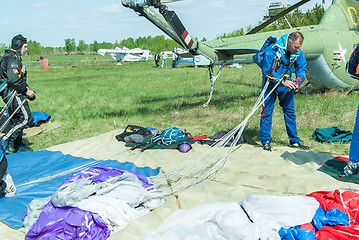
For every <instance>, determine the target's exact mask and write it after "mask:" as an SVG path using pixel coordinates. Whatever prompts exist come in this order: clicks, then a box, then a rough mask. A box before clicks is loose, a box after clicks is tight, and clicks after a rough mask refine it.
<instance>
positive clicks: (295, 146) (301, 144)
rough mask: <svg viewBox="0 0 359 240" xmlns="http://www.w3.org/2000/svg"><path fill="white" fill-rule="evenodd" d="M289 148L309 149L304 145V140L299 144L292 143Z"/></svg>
mask: <svg viewBox="0 0 359 240" xmlns="http://www.w3.org/2000/svg"><path fill="white" fill-rule="evenodd" d="M289 146H290V147H292V148H301V149H305V150H308V149H309V147H308V146H306V145H304V143H303V141H302V140H300V141H299V142H297V143H291V144H289Z"/></svg>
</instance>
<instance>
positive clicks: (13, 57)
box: [0, 34, 36, 154]
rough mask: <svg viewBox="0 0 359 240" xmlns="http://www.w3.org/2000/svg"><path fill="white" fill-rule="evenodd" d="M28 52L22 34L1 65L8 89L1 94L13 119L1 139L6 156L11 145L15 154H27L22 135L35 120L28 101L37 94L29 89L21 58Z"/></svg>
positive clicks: (25, 40) (1, 73)
mask: <svg viewBox="0 0 359 240" xmlns="http://www.w3.org/2000/svg"><path fill="white" fill-rule="evenodd" d="M26 51H27V39H26V38H25V37H23V36H22V35H21V34H19V35H16V36H15V37H14V38H13V39H12V41H11V49H10V50H6V51H5V55H4V59H3V61H2V62H1V65H0V79H1V80H4V81H6V80H7V85H6V88H5V89H4V90H3V91H2V92H1V93H0V94H1V96H2V99H3V101H4V102H5V103H8V102H9V104H8V106H9V107H8V113H9V116H11V115H12V114H13V113H14V115H13V117H12V119H11V128H9V130H8V131H7V132H6V133H5V135H4V136H3V137H2V138H1V139H0V143H1V145H2V147H3V149H4V152H5V153H6V154H9V153H11V152H10V149H9V145H10V144H11V143H13V144H14V152H27V151H29V150H27V149H26V147H25V145H24V144H23V142H22V133H23V130H24V128H25V127H26V126H31V125H32V122H33V118H32V116H31V111H30V107H29V104H28V102H27V100H26V99H29V100H34V99H35V97H36V95H35V92H34V91H32V90H30V88H29V87H28V85H27V83H26V80H27V72H26V69H25V66H23V65H22V59H21V56H23V55H24V54H25V53H26Z"/></svg>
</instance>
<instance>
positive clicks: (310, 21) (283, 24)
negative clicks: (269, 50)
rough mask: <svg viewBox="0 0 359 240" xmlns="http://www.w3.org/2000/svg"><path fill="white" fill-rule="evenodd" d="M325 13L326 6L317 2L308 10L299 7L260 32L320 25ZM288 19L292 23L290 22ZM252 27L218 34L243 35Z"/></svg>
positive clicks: (224, 35) (220, 36) (222, 36)
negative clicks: (304, 10)
mask: <svg viewBox="0 0 359 240" xmlns="http://www.w3.org/2000/svg"><path fill="white" fill-rule="evenodd" d="M283 10H284V9H283ZM323 14H324V8H323V6H321V5H318V4H316V5H315V6H314V7H313V8H312V9H310V10H308V11H307V12H303V11H302V10H300V9H298V8H297V9H295V10H294V11H292V12H290V13H288V14H287V15H285V17H286V18H284V17H282V18H280V19H278V20H276V21H274V22H273V23H272V24H270V25H268V26H267V27H265V28H263V29H262V30H261V31H260V32H271V31H276V30H281V29H287V28H290V27H293V28H296V27H302V26H308V25H318V24H319V22H320V20H321V19H322V17H323ZM287 20H288V22H289V24H290V25H289V24H288V22H287ZM252 28H253V27H252V26H248V27H246V28H240V29H236V30H234V31H232V32H230V33H224V34H222V35H219V36H217V39H221V38H230V37H237V36H242V35H245V34H246V32H248V31H249V30H250V29H252Z"/></svg>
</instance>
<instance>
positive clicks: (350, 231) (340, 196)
mask: <svg viewBox="0 0 359 240" xmlns="http://www.w3.org/2000/svg"><path fill="white" fill-rule="evenodd" d="M307 196H309V197H313V198H315V199H316V200H317V201H318V202H319V204H320V206H321V207H322V208H323V210H324V212H327V211H328V210H329V209H334V208H337V209H339V210H341V211H343V212H345V213H346V214H347V215H348V216H349V221H350V224H351V225H350V226H342V225H336V226H324V227H323V228H321V229H320V230H319V231H317V232H316V233H315V235H316V236H317V239H318V240H359V194H358V193H355V192H353V191H345V192H343V193H341V192H340V191H339V190H335V191H332V192H330V191H318V192H314V193H311V194H308V195H307ZM305 228H307V229H308V227H305Z"/></svg>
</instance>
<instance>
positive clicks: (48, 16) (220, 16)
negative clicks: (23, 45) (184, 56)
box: [0, 0, 331, 47]
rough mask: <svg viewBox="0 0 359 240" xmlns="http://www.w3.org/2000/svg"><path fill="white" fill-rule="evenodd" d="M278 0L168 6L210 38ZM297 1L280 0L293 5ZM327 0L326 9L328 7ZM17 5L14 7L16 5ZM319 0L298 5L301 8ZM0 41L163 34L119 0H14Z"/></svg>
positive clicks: (257, 17)
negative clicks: (23, 38) (23, 37)
mask: <svg viewBox="0 0 359 240" xmlns="http://www.w3.org/2000/svg"><path fill="white" fill-rule="evenodd" d="M278 1H281V0H273V1H269V0H184V1H181V2H176V3H171V4H168V7H169V9H170V10H174V11H176V13H177V15H178V16H179V18H180V19H181V21H182V23H183V24H184V26H185V27H186V29H187V30H188V32H189V33H190V35H191V36H192V37H197V38H198V39H202V38H203V37H205V38H206V39H207V40H212V39H215V38H216V36H218V35H221V34H223V33H229V32H232V31H233V30H235V29H240V28H242V27H244V28H246V27H247V26H249V25H251V26H255V25H257V24H258V22H259V21H261V20H262V18H263V16H264V15H265V14H266V9H267V8H268V6H269V3H271V2H278ZM298 1H299V0H282V1H281V2H282V4H285V5H286V4H291V5H293V4H295V3H296V2H298ZM330 2H331V1H329V0H327V1H326V2H325V3H326V5H325V7H326V8H327V7H328V6H327V5H330ZM15 4H16V5H15ZM315 4H322V0H311V1H309V2H308V3H306V4H304V5H302V7H301V9H302V10H303V11H306V10H307V9H312V8H313V6H314V5H315ZM1 8H2V11H1V14H0V30H1V33H0V43H5V44H9V43H10V42H11V39H12V37H13V36H15V35H17V34H19V33H21V34H23V36H25V37H27V38H28V39H31V40H33V41H37V42H39V43H40V44H41V45H42V46H51V47H63V46H64V45H65V39H67V38H75V41H76V44H77V43H78V41H79V40H84V41H85V43H88V44H89V43H93V42H94V41H95V40H96V41H98V42H103V41H105V42H111V43H114V42H116V40H117V41H118V42H120V41H121V40H123V39H126V38H128V37H132V38H134V39H136V38H138V37H145V36H156V35H165V34H164V33H163V32H162V31H160V30H159V29H157V27H155V26H154V25H152V24H151V23H150V22H149V21H148V20H147V19H145V18H144V17H139V16H138V15H137V14H136V13H135V12H134V11H133V10H131V9H129V8H125V7H124V6H122V3H121V0H97V1H95V0H47V1H45V0H34V1H33V0H31V1H29V0H17V1H15V2H12V1H4V2H2V3H1Z"/></svg>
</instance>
